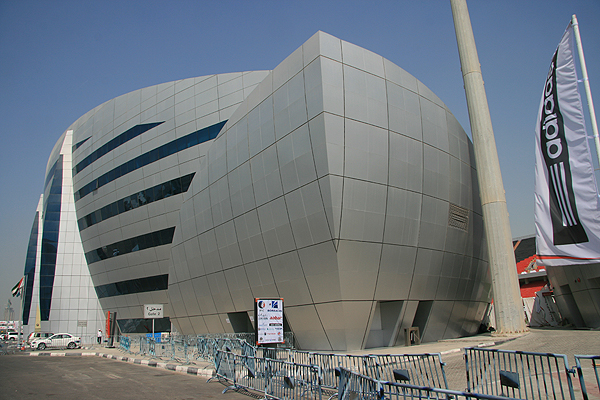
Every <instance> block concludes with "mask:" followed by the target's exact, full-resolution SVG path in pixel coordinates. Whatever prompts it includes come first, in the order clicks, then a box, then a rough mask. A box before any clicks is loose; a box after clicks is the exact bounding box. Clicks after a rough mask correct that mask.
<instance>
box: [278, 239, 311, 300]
mask: <svg viewBox="0 0 600 400" xmlns="http://www.w3.org/2000/svg"><path fill="white" fill-rule="evenodd" d="M269 264H271V270H272V271H273V277H274V280H275V285H276V286H277V290H278V291H279V293H281V294H284V296H285V297H284V300H285V304H286V305H289V306H295V305H301V304H310V303H312V301H311V296H310V291H309V290H308V285H307V284H306V279H305V278H304V272H303V270H302V266H301V264H300V258H299V257H298V253H297V252H295V251H292V252H289V253H284V254H281V255H278V256H275V257H271V258H270V259H269Z"/></svg>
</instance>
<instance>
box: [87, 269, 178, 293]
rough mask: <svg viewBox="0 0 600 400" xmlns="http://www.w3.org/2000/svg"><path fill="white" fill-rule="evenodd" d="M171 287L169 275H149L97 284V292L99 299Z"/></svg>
mask: <svg viewBox="0 0 600 400" xmlns="http://www.w3.org/2000/svg"><path fill="white" fill-rule="evenodd" d="M168 287H169V275H168V274H165V275H155V276H147V277H145V278H138V279H131V280H128V281H121V282H115V283H108V284H106V285H100V286H96V287H95V288H94V289H96V294H97V295H98V298H99V299H102V298H105V297H113V296H123V295H126V294H134V293H143V292H153V291H156V290H167V288H168Z"/></svg>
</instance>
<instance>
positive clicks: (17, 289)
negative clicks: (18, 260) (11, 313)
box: [12, 277, 25, 297]
mask: <svg viewBox="0 0 600 400" xmlns="http://www.w3.org/2000/svg"><path fill="white" fill-rule="evenodd" d="M23 279H25V277H23V278H21V280H20V281H19V282H17V284H16V285H15V286H13V288H12V295H13V297H15V296H16V297H19V295H20V294H21V290H23Z"/></svg>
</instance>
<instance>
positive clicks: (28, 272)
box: [23, 212, 40, 321]
mask: <svg viewBox="0 0 600 400" xmlns="http://www.w3.org/2000/svg"><path fill="white" fill-rule="evenodd" d="M39 214H40V213H39V212H36V213H35V219H34V220H33V225H32V227H31V233H30V234H29V244H28V245H27V258H26V259H25V276H26V278H25V279H26V284H25V296H24V301H25V304H24V306H23V321H29V311H30V309H31V298H32V296H33V280H34V277H35V260H36V258H37V241H38V226H39V217H40V215H39Z"/></svg>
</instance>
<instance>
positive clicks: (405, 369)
mask: <svg viewBox="0 0 600 400" xmlns="http://www.w3.org/2000/svg"><path fill="white" fill-rule="evenodd" d="M375 357H376V363H377V365H376V367H377V368H376V369H375V370H374V374H373V375H372V374H366V375H368V376H373V377H374V378H376V379H380V380H384V381H394V380H395V376H394V371H400V372H397V373H396V376H398V374H399V373H401V374H402V376H403V381H404V382H403V383H407V384H411V385H416V386H427V387H436V388H443V389H448V381H447V380H446V371H445V369H444V366H445V365H446V364H445V363H444V362H442V356H441V355H440V354H439V353H433V354H430V353H424V354H400V355H395V354H391V355H377V356H375Z"/></svg>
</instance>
